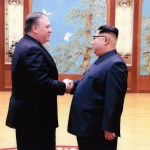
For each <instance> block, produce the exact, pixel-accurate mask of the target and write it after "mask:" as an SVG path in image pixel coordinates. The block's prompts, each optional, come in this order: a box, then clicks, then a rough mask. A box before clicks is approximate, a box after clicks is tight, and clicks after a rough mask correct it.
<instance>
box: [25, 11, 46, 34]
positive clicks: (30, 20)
mask: <svg viewBox="0 0 150 150" xmlns="http://www.w3.org/2000/svg"><path fill="white" fill-rule="evenodd" d="M43 16H46V15H45V14H43V13H41V12H32V13H30V14H28V15H27V17H26V21H25V27H24V32H25V33H27V32H29V31H31V28H32V25H34V24H37V23H38V20H39V18H41V17H43Z"/></svg>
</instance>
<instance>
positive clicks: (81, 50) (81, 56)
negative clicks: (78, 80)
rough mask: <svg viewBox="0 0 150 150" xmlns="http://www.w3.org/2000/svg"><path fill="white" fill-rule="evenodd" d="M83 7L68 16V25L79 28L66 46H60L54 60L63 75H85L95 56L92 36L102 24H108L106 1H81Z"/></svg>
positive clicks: (73, 10)
mask: <svg viewBox="0 0 150 150" xmlns="http://www.w3.org/2000/svg"><path fill="white" fill-rule="evenodd" d="M80 4H81V7H79V8H75V7H74V8H73V9H72V10H71V11H70V12H69V13H68V14H67V15H66V20H65V21H66V23H69V24H71V25H74V24H75V25H77V26H78V28H77V29H76V31H75V32H74V33H72V36H71V37H70V39H66V40H68V42H66V43H65V44H62V43H60V44H58V45H57V47H56V50H55V52H56V53H55V54H54V58H55V61H56V63H57V66H58V67H59V71H60V72H61V73H83V71H85V69H86V68H87V67H88V66H89V64H90V62H91V61H92V58H93V57H95V55H94V54H93V52H92V44H91V42H92V35H93V34H94V33H95V31H96V29H97V28H98V27H99V26H100V25H101V24H106V0H80ZM68 36H70V35H69V33H68Z"/></svg>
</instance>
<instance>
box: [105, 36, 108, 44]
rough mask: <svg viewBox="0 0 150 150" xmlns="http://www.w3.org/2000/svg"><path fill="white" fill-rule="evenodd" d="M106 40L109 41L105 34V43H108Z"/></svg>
mask: <svg viewBox="0 0 150 150" xmlns="http://www.w3.org/2000/svg"><path fill="white" fill-rule="evenodd" d="M108 42H109V37H108V36H106V38H105V44H108Z"/></svg>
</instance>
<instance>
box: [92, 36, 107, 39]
mask: <svg viewBox="0 0 150 150" xmlns="http://www.w3.org/2000/svg"><path fill="white" fill-rule="evenodd" d="M97 37H107V36H105V35H95V36H93V40H94V39H96V38H97Z"/></svg>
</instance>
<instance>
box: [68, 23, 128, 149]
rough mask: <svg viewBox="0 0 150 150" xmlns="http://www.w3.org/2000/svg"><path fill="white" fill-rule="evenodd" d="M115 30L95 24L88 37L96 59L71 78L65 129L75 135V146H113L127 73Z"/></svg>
mask: <svg viewBox="0 0 150 150" xmlns="http://www.w3.org/2000/svg"><path fill="white" fill-rule="evenodd" d="M118 33H119V31H118V29H117V28H116V27H114V26H108V25H104V26H101V27H99V28H98V30H97V31H96V33H95V36H93V41H92V45H93V51H94V53H95V54H96V55H97V56H98V59H97V60H96V62H95V63H94V64H92V65H91V66H89V68H88V69H87V70H86V72H85V73H84V75H83V78H82V79H81V80H80V81H79V80H76V81H74V89H73V90H72V93H73V94H74V96H73V100H72V104H71V109H70V115H69V122H68V132H69V133H71V134H74V135H76V136H77V142H78V146H79V150H116V149H117V137H118V136H120V119H121V114H122V110H123V104H124V98H125V94H126V90H127V76H128V71H127V66H126V64H125V62H124V60H123V59H122V58H121V57H120V55H119V54H118V53H117V51H116V43H117V38H118Z"/></svg>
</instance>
